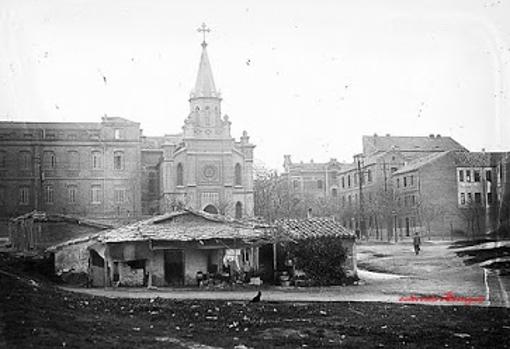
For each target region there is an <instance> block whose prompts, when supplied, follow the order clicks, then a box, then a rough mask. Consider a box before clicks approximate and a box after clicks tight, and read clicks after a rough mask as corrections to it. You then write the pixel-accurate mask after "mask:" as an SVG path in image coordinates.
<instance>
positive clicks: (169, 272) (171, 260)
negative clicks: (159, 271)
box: [165, 250, 184, 286]
mask: <svg viewBox="0 0 510 349" xmlns="http://www.w3.org/2000/svg"><path fill="white" fill-rule="evenodd" d="M165 281H166V283H167V284H168V285H172V286H176V285H183V284H184V254H183V251H182V250H165Z"/></svg>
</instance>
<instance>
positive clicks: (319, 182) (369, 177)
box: [293, 170, 372, 196]
mask: <svg viewBox="0 0 510 349" xmlns="http://www.w3.org/2000/svg"><path fill="white" fill-rule="evenodd" d="M366 173H367V182H368V183H372V171H371V170H367V171H366ZM358 177H359V176H358V174H357V173H354V174H353V176H352V178H353V182H354V184H353V186H354V187H356V186H357V185H358ZM346 178H347V188H350V187H351V175H347V177H342V178H341V182H342V188H345V183H346V182H345V179H346ZM335 180H336V174H335V176H334V179H333V182H335ZM293 186H294V189H298V188H299V181H297V180H294V182H293ZM323 188H324V182H323V181H322V179H318V180H317V189H323ZM333 190H334V191H333V192H332V193H334V194H333V196H336V195H337V191H336V189H333Z"/></svg>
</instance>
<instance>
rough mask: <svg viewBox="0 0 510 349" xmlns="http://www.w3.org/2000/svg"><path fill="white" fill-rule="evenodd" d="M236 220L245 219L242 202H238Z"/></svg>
mask: <svg viewBox="0 0 510 349" xmlns="http://www.w3.org/2000/svg"><path fill="white" fill-rule="evenodd" d="M235 217H236V219H241V218H243V204H242V203H241V202H239V201H238V202H236V215H235Z"/></svg>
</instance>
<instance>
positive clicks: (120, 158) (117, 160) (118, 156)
mask: <svg viewBox="0 0 510 349" xmlns="http://www.w3.org/2000/svg"><path fill="white" fill-rule="evenodd" d="M113 169H114V170H123V169H124V153H123V152H121V151H116V152H114V153H113Z"/></svg>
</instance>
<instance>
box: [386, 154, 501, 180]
mask: <svg viewBox="0 0 510 349" xmlns="http://www.w3.org/2000/svg"><path fill="white" fill-rule="evenodd" d="M505 154H506V153H494V152H493V153H487V152H471V153H470V152H465V151H444V152H440V153H432V154H430V155H427V156H424V157H421V158H419V159H416V160H413V161H411V162H409V163H408V164H407V165H406V166H404V167H402V168H401V169H400V170H398V171H396V172H395V173H394V175H399V174H403V173H407V172H411V171H415V170H417V169H419V168H422V167H424V166H427V165H429V164H431V163H433V162H434V161H436V160H438V159H441V158H442V157H444V156H450V157H451V161H452V163H453V164H454V165H455V166H456V167H491V166H496V165H497V164H498V162H499V161H500V160H501V159H502V158H503V157H504V156H505Z"/></svg>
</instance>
